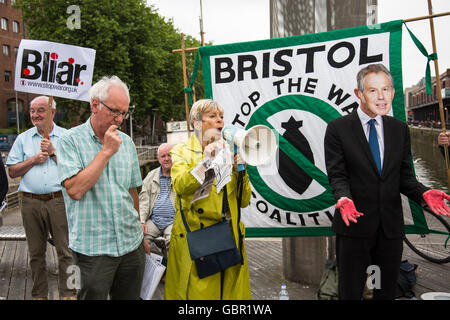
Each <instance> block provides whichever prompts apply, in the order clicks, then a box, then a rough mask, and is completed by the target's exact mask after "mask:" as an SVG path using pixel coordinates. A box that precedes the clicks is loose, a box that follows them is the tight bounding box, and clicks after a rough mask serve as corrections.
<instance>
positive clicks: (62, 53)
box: [14, 39, 95, 101]
mask: <svg viewBox="0 0 450 320" xmlns="http://www.w3.org/2000/svg"><path fill="white" fill-rule="evenodd" d="M94 62H95V50H94V49H90V48H82V47H78V46H72V45H67V44H61V43H55V42H49V41H38V40H27V39H23V40H22V41H21V42H20V45H19V50H18V53H17V60H16V70H15V82H14V90H16V91H21V92H29V93H34V94H42V95H47V96H55V97H61V98H66V99H74V100H82V101H89V94H88V93H89V89H90V87H91V84H92V75H93V73H94Z"/></svg>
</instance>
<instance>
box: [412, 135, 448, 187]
mask: <svg viewBox="0 0 450 320" xmlns="http://www.w3.org/2000/svg"><path fill="white" fill-rule="evenodd" d="M438 134H439V131H438V130H429V129H423V128H420V129H419V128H412V129H411V149H412V153H413V159H414V169H415V172H416V176H417V179H418V180H419V181H420V182H422V183H423V184H424V185H426V186H428V187H430V188H433V189H438V190H441V191H444V192H446V193H449V189H448V185H447V170H446V166H445V159H444V157H443V156H442V153H441V151H440V149H439V147H438V144H437V136H438Z"/></svg>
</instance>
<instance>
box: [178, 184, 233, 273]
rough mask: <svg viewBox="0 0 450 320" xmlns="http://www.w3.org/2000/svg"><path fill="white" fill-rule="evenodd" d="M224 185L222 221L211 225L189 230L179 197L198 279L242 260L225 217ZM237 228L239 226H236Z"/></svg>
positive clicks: (190, 252)
mask: <svg viewBox="0 0 450 320" xmlns="http://www.w3.org/2000/svg"><path fill="white" fill-rule="evenodd" d="M226 192H227V190H226V186H225V187H224V199H223V202H222V221H221V222H219V223H216V224H213V225H212V226H209V227H206V228H201V229H198V230H195V231H191V230H190V229H189V226H188V224H187V222H186V218H185V216H184V213H183V209H182V205H181V197H180V213H181V218H182V219H183V224H184V227H185V228H186V232H187V233H186V239H187V242H188V247H189V254H190V255H191V259H192V260H193V261H194V262H195V266H196V267H197V274H198V277H199V278H200V279H202V278H205V277H208V276H210V275H213V274H216V273H218V272H221V271H224V270H225V269H227V268H228V267H231V266H234V265H236V264H238V263H241V262H242V256H241V253H240V251H239V250H238V249H237V247H236V243H235V242H234V238H233V233H232V231H231V227H230V225H229V224H228V222H227V221H226V219H225V211H224V210H225V205H224V204H225V203H227V204H228V201H227V199H226V197H227V195H226ZM238 229H239V226H238Z"/></svg>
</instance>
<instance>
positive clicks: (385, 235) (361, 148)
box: [325, 110, 428, 298]
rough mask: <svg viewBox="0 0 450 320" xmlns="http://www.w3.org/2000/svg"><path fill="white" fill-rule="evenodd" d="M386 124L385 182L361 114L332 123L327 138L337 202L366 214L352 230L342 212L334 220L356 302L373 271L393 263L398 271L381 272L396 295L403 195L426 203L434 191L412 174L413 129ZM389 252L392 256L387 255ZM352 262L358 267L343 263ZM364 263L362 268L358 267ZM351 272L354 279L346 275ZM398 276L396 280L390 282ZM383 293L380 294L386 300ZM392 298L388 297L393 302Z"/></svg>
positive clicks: (342, 263)
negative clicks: (351, 204)
mask: <svg viewBox="0 0 450 320" xmlns="http://www.w3.org/2000/svg"><path fill="white" fill-rule="evenodd" d="M382 118H383V129H384V145H385V148H384V160H383V168H382V174H381V176H380V174H379V173H378V170H377V167H376V164H375V160H374V158H373V155H372V153H371V150H370V148H369V144H368V142H367V138H366V136H365V134H364V131H363V127H362V125H361V121H360V119H359V117H358V114H357V112H356V110H355V111H354V112H353V113H352V114H350V115H347V116H344V117H341V118H338V119H336V120H334V121H332V122H330V123H329V124H328V127H327V131H326V134H325V160H326V167H327V172H328V179H329V181H330V184H331V187H332V190H333V194H334V197H335V199H336V201H337V200H339V199H340V198H341V197H348V198H350V199H352V200H353V202H354V204H355V207H356V210H357V211H359V212H362V213H363V214H364V215H363V216H361V217H359V218H358V219H357V221H358V222H357V223H350V226H348V227H347V226H346V225H345V224H344V222H343V220H342V218H341V215H340V212H339V211H338V210H336V213H335V215H334V220H333V231H334V232H336V234H337V238H336V241H337V244H336V247H337V249H336V250H337V251H336V253H337V258H338V264H339V265H340V266H339V277H340V282H341V279H342V280H343V281H342V282H343V283H342V285H343V286H346V288H342V289H343V290H349V291H348V292H347V293H348V294H349V295H348V297H349V298H352V297H353V298H356V297H355V295H357V294H358V292H359V291H360V290H361V292H362V289H363V287H364V282H365V277H366V275H365V270H366V268H367V266H368V265H370V264H377V265H384V263H385V262H386V261H387V260H389V263H391V264H392V265H390V266H389V267H387V266H386V267H385V270H383V268H382V270H381V276H382V286H383V282H384V280H386V281H388V283H384V287H385V288H382V290H383V289H386V290H388V291H392V290H393V289H392V288H391V286H392V285H394V291H395V283H394V284H392V281H394V280H395V282H396V279H397V275H396V274H397V273H398V270H399V265H400V260H401V253H402V237H403V235H404V222H403V211H402V205H401V197H400V193H402V194H404V195H406V196H407V197H409V198H411V199H412V200H414V201H416V202H418V203H421V201H422V194H423V193H424V192H425V191H427V190H428V188H427V187H425V186H424V185H422V184H421V183H419V182H418V181H417V180H416V178H415V177H414V175H413V172H412V167H411V145H410V135H409V128H408V126H407V125H406V124H405V123H403V122H401V121H400V120H398V119H395V118H393V117H390V116H383V117H382ZM358 242H360V243H358ZM361 243H363V244H361ZM352 245H356V247H354V246H352ZM391 247H392V249H391V251H390V250H389V248H391ZM382 248H383V249H382ZM386 249H387V251H390V252H385V251H386ZM357 250H362V251H364V253H365V254H366V256H365V257H364V258H361V260H360V261H359V262H357V261H358V260H357V259H358V258H357V257H355V256H354V254H356V251H357ZM340 254H342V255H340ZM349 254H350V255H349ZM339 259H341V261H339ZM348 259H352V261H343V260H348ZM355 259H356V260H355ZM397 260H398V261H397ZM358 263H360V264H361V265H360V266H357V267H356V266H355V264H358ZM397 264H398V268H397ZM350 265H351V267H350ZM344 266H346V267H344ZM355 268H356V269H355ZM389 268H391V269H389ZM396 268H397V269H396ZM350 269H351V270H350ZM386 270H391V271H386ZM392 270H397V271H392ZM346 272H348V273H349V274H347V275H346V274H345V273H346ZM361 272H363V273H364V274H361ZM392 272H394V273H396V274H395V275H393V276H390V275H389V276H388V273H392ZM341 273H342V277H341ZM356 274H358V276H356ZM383 275H384V277H383ZM356 278H357V279H356ZM389 278H390V279H389ZM346 279H347V280H348V281H347V280H346ZM355 279H356V280H355ZM383 279H384V280H383ZM352 281H353V282H352ZM361 282H362V284H361ZM345 283H347V284H345ZM361 285H362V287H361V288H360V286H361ZM340 287H341V286H340ZM388 287H389V288H388ZM340 290H341V288H340ZM382 290H381V291H382ZM381 291H380V294H383V292H381ZM349 292H350V293H349ZM340 293H341V292H340ZM394 294H395V292H394ZM342 295H344V296H345V295H346V294H345V293H342ZM391 295H392V292H390V293H389V294H387V295H386V296H383V297H384V298H386V297H387V298H390V297H391ZM344 298H345V297H344Z"/></svg>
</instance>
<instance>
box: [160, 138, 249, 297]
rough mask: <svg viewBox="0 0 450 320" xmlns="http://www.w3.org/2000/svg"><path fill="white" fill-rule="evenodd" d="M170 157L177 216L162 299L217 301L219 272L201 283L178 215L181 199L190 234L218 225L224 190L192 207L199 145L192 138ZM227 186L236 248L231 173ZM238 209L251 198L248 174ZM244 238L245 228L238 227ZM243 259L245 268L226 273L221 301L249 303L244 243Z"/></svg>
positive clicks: (234, 190) (234, 182)
mask: <svg viewBox="0 0 450 320" xmlns="http://www.w3.org/2000/svg"><path fill="white" fill-rule="evenodd" d="M170 153H171V156H172V163H173V166H172V171H171V177H172V185H173V188H174V190H175V193H176V194H177V197H176V200H175V208H176V214H175V219H174V223H173V228H172V236H171V239H170V248H169V257H168V265H167V273H166V284H165V289H164V298H165V299H170V300H197V299H199V300H200V299H202V300H218V299H220V289H221V288H220V272H219V273H216V274H214V275H211V276H209V277H206V278H203V279H200V278H199V277H198V275H197V269H196V266H195V263H194V261H192V260H191V257H190V255H189V248H188V244H187V241H186V229H185V227H184V225H183V221H182V219H181V214H180V199H179V197H180V196H181V199H182V206H183V213H184V215H185V217H186V221H187V223H188V225H189V228H190V229H191V231H195V230H197V229H200V224H203V226H204V227H208V226H210V225H213V224H215V223H218V222H220V221H221V212H222V197H223V189H222V190H221V191H220V192H219V194H217V192H216V182H215V180H214V184H213V186H212V187H211V191H210V194H209V196H208V197H207V198H204V199H201V200H197V201H196V202H194V203H193V204H191V200H192V197H193V195H194V192H195V190H196V189H197V188H198V187H199V186H200V183H199V182H198V181H197V180H196V179H195V178H194V176H192V174H191V173H190V171H191V170H192V169H194V168H195V167H196V166H197V165H198V164H199V163H200V162H201V161H202V160H203V152H202V147H201V144H200V141H199V140H198V138H197V137H196V136H195V135H192V136H191V138H190V139H189V140H187V141H185V142H183V143H180V144H178V145H176V146H175V147H174V148H173V149H172V150H171V152H170ZM231 178H232V179H231V181H230V182H228V184H227V196H228V203H229V207H230V212H231V220H232V226H233V234H234V239H235V241H236V246H239V234H238V229H237V228H238V225H237V216H238V212H237V174H235V173H233V174H232V177H231ZM243 182H244V184H243V192H242V203H241V207H242V208H244V207H246V206H248V204H249V202H250V197H251V188H250V182H249V179H248V175H247V173H245V175H244V179H243ZM239 228H240V229H241V233H242V235H243V236H245V228H244V224H243V223H242V222H241V223H240V225H239ZM242 242H243V243H242V246H243V248H242V250H241V252H242V255H243V259H244V264H242V265H241V264H237V265H234V266H232V267H230V268H228V269H226V270H225V273H224V283H223V299H229V300H231V299H251V292H250V277H249V272H248V264H247V256H246V253H245V247H244V241H242Z"/></svg>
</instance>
